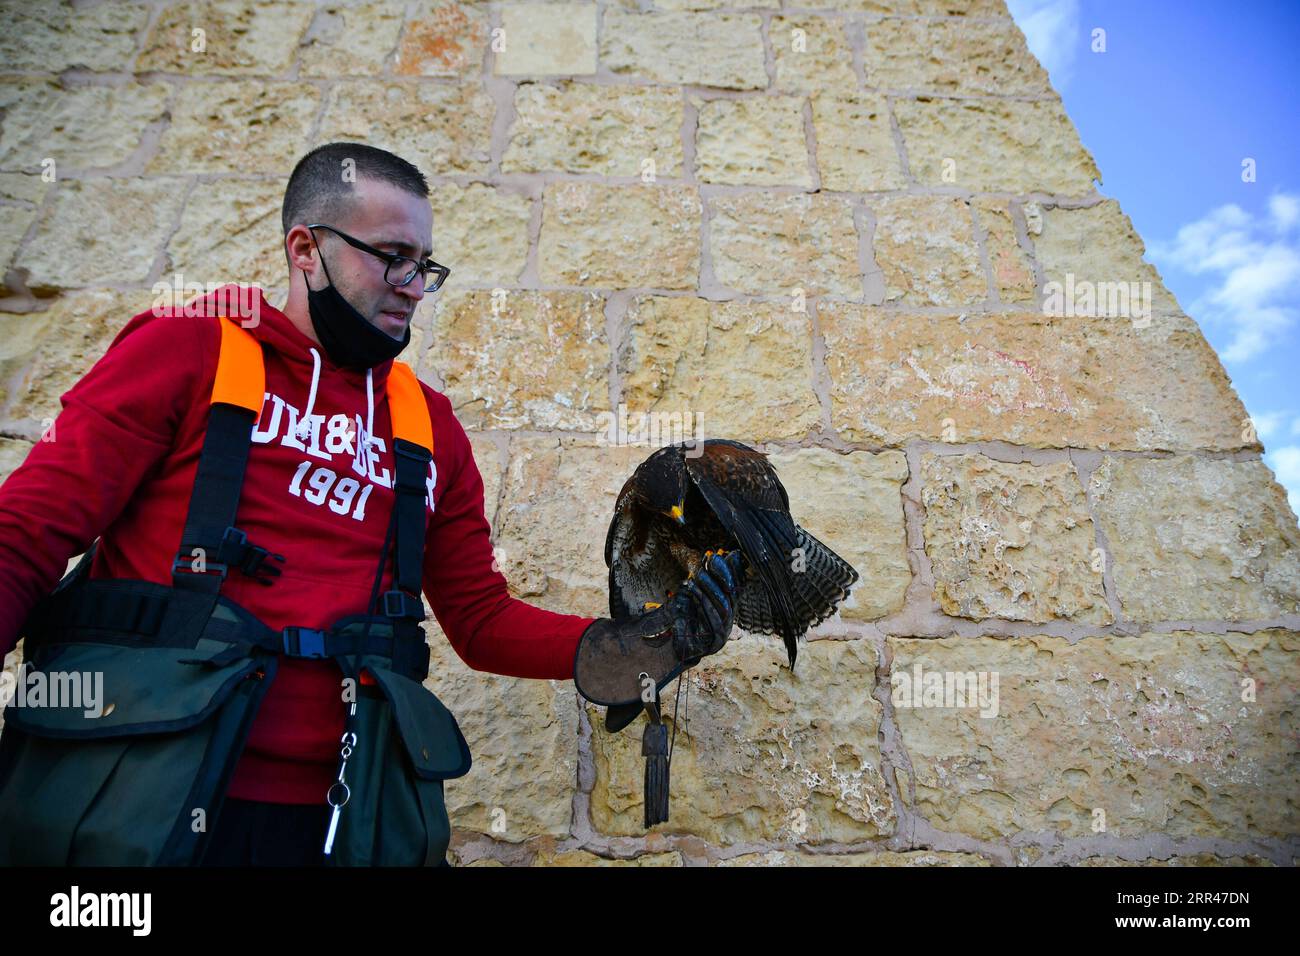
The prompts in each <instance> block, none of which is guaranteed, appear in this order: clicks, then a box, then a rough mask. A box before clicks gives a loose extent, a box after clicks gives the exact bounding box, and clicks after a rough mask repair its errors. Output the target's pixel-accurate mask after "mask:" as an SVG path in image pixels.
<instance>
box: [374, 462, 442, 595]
mask: <svg viewBox="0 0 1300 956" xmlns="http://www.w3.org/2000/svg"><path fill="white" fill-rule="evenodd" d="M393 454H394V458H395V460H396V463H397V466H396V470H397V474H396V477H395V480H394V482H393V489H394V491H395V492H396V497H395V500H394V502H393V511H394V514H395V515H396V518H397V532H396V534H397V541H396V544H395V545H394V548H393V550H394V562H395V566H394V568H393V590H391V591H386V592H384V599H383V604H382V606H381V611H382V612H383V613H384V614H385V615H387V616H388V617H393V618H406V619H408V620H413V621H423V620H424V604H423V602H422V601H421V600H420V591H421V590H422V588H423V584H422V582H423V578H424V508H425V496H426V494H427V488H426V487H425V476H426V475H427V474H428V472H429V461H430V460H431V459H432V458H433V454H432V453H431V452H430V451H429V449H427V448H422V447H420V446H419V445H416V444H414V443H412V442H409V441H407V440H406V439H404V438H394V439H393Z"/></svg>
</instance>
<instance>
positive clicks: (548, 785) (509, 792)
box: [424, 618, 578, 843]
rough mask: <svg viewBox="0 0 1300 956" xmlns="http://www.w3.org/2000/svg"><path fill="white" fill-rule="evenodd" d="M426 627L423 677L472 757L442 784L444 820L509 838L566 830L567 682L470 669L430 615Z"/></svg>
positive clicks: (573, 784) (573, 706)
mask: <svg viewBox="0 0 1300 956" xmlns="http://www.w3.org/2000/svg"><path fill="white" fill-rule="evenodd" d="M426 628H427V633H428V635H429V637H428V640H429V645H430V663H429V674H430V676H429V678H428V679H427V680H426V681H425V682H424V684H425V686H426V687H428V688H429V689H430V690H431V691H433V692H434V693H435V694H437V695H438V699H439V700H441V701H442V702H443V703H444V704H446V705H447V708H448V709H449V710H450V711H451V712H452V714H454V715H455V717H456V723H457V724H458V725H459V727H460V731H461V733H462V734H464V735H465V742H466V743H467V744H468V745H469V750H470V756H471V758H472V759H473V766H472V767H471V768H470V772H469V773H468V774H466V775H465V776H463V777H457V778H456V779H454V780H448V781H447V782H446V785H445V787H444V790H445V796H446V801H447V816H448V818H449V819H450V820H451V825H452V826H453V827H455V828H456V829H459V830H470V831H475V832H477V833H485V834H488V835H490V836H491V837H492V838H493V839H495V840H502V841H505V842H508V843H519V842H522V841H523V840H527V839H528V838H530V837H535V836H541V835H550V836H555V837H565V836H568V834H569V824H570V819H571V817H572V815H573V811H572V804H573V794H574V791H575V790H576V789H577V774H578V770H577V762H578V748H577V739H578V705H577V698H576V692H575V691H574V688H573V682H572V681H552V680H526V679H524V678H519V677H503V676H501V675H499V674H489V673H486V672H483V671H473V670H470V669H469V667H467V666H466V665H465V662H464V661H462V660H461V659H460V658H459V657H458V656H457V654H456V651H455V649H454V648H453V647H452V645H451V643H450V642H449V641H448V640H447V637H446V635H445V634H444V633H443V631H442V628H440V627H439V626H438V625H437V624H436V623H434V622H433V619H432V618H430V619H429V621H428V622H426Z"/></svg>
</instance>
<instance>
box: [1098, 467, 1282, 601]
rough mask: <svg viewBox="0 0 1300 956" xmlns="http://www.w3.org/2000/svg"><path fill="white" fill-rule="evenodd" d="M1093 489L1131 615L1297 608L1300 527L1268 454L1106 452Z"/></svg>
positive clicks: (1118, 586) (1118, 584) (1120, 591)
mask: <svg viewBox="0 0 1300 956" xmlns="http://www.w3.org/2000/svg"><path fill="white" fill-rule="evenodd" d="M1088 492H1089V495H1090V497H1091V499H1092V501H1093V508H1094V511H1095V513H1096V515H1097V520H1098V521H1100V522H1101V526H1102V528H1103V530H1104V531H1105V532H1106V537H1107V541H1108V545H1109V550H1110V554H1109V556H1108V558H1109V560H1110V563H1111V567H1112V572H1113V574H1114V579H1115V590H1116V592H1117V593H1118V595H1119V600H1120V606H1121V608H1122V609H1123V612H1124V616H1125V617H1129V618H1132V619H1134V620H1137V621H1142V622H1147V621H1162V620H1174V621H1182V620H1198V619H1210V620H1237V621H1248V620H1253V619H1258V618H1271V617H1274V616H1276V615H1278V614H1295V613H1297V612H1300V528H1297V526H1296V517H1295V514H1294V513H1292V511H1291V508H1290V505H1288V503H1287V499H1286V491H1285V490H1284V489H1283V488H1282V487H1281V486H1279V485H1278V484H1277V482H1276V481H1275V480H1274V478H1273V474H1272V472H1271V471H1270V469H1269V467H1268V466H1267V465H1266V464H1264V462H1262V461H1228V460H1224V459H1205V458H1195V457H1191V456H1177V457H1174V458H1162V459H1155V460H1153V459H1140V458H1113V457H1110V456H1107V457H1105V458H1103V459H1102V461H1101V463H1100V464H1099V465H1098V466H1097V469H1096V470H1095V471H1094V472H1093V473H1092V476H1091V477H1090V478H1089V480H1088Z"/></svg>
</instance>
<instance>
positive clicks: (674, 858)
mask: <svg viewBox="0 0 1300 956" xmlns="http://www.w3.org/2000/svg"><path fill="white" fill-rule="evenodd" d="M683 865H685V864H683V863H682V855H681V854H680V853H678V852H677V851H676V850H673V851H672V852H670V853H642V854H641V855H640V856H635V857H632V858H631V859H630V860H619V859H610V858H608V857H603V856H597V855H596V854H594V853H589V852H588V851H586V850H568V851H566V852H564V853H557V852H554V851H546V850H542V851H539V852H538V854H537V856H536V857H535V858H534V859H533V866H683Z"/></svg>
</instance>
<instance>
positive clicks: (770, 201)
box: [709, 193, 862, 296]
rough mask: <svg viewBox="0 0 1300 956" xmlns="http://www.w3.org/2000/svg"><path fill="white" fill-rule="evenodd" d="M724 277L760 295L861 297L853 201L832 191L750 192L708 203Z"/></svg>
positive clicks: (718, 269) (716, 267) (717, 265)
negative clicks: (830, 193) (826, 193)
mask: <svg viewBox="0 0 1300 956" xmlns="http://www.w3.org/2000/svg"><path fill="white" fill-rule="evenodd" d="M709 208H710V211H711V217H710V220H709V246H710V249H711V251H712V254H713V273H714V275H715V276H716V277H717V279H718V281H719V282H721V283H722V284H723V285H725V286H729V287H730V288H732V289H735V290H736V291H738V292H750V293H755V294H759V295H792V294H794V293H793V290H795V289H802V290H803V293H804V295H819V294H822V293H831V294H833V295H849V296H859V295H861V294H862V272H861V269H860V267H859V266H858V234H857V230H856V229H855V228H854V225H853V206H852V205H851V204H850V203H849V202H848V201H847V200H844V199H839V198H836V197H833V196H815V195H808V194H804V193H791V194H781V195H771V194H768V193H744V194H741V195H733V196H718V197H716V198H714V199H712V200H710V201H709Z"/></svg>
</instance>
